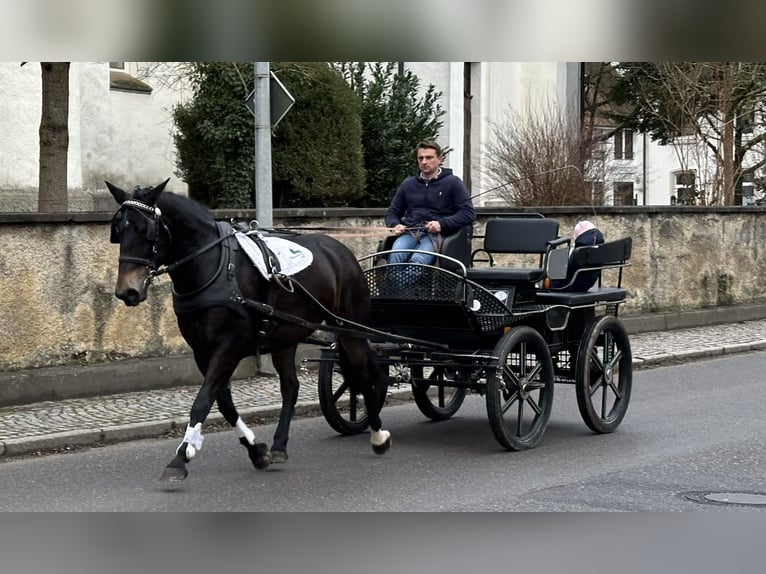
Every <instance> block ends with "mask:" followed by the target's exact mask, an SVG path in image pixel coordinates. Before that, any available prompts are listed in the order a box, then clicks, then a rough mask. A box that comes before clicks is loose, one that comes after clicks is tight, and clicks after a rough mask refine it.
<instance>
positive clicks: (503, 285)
mask: <svg viewBox="0 0 766 574" xmlns="http://www.w3.org/2000/svg"><path fill="white" fill-rule="evenodd" d="M168 181H169V180H165V181H164V182H163V183H161V184H160V185H158V186H155V187H140V186H137V187H136V188H134V190H133V191H132V192H127V191H125V190H123V189H121V188H119V187H117V186H115V185H113V184H111V183H109V182H107V188H108V190H109V192H110V193H111V194H112V196H113V197H114V199H115V200H116V201H117V203H118V205H119V208H118V210H117V212H116V213H115V214H114V216H113V218H112V221H111V228H110V241H111V242H112V243H116V244H119V259H118V263H119V265H118V269H117V278H116V282H115V296H116V297H117V298H118V299H120V300H122V301H123V302H124V303H125V304H126V305H127V306H129V307H135V306H137V305H139V304H141V303H142V302H143V301H145V300H146V298H147V296H148V292H149V287H150V285H151V283H152V281H153V280H154V279H156V278H157V277H160V276H162V275H164V274H168V276H169V277H170V279H171V280H172V284H173V285H172V294H173V309H174V311H175V314H176V319H177V322H178V327H179V331H180V332H181V335H182V336H183V337H184V339H185V340H186V342H187V343H188V344H189V346H190V347H191V349H192V351H193V354H194V360H195V363H196V364H197V367H198V368H199V370H200V373H201V374H202V375H203V377H204V380H203V382H202V385H201V386H200V389H199V391H198V393H197V395H196V397H195V399H194V402H193V403H192V405H191V409H190V414H189V422H188V424H187V427H186V432H185V434H184V436H183V439H182V441H181V443H180V444H179V445H178V447H177V449H176V451H175V455H174V456H173V458H172V460H171V461H170V463H169V464H168V465H167V466H166V467H165V469H164V470H163V473H162V476H161V479H162V480H163V481H170V482H177V481H181V480H184V479H185V478H186V477H187V476H188V469H187V465H188V463H189V462H191V460H192V459H194V458H195V456H196V455H197V453H198V451H199V450H200V448H201V447H202V442H203V438H204V437H203V434H202V425H203V423H204V422H205V421H206V419H207V416H208V414H209V413H210V410H211V408H212V407H213V405H214V404H217V406H218V409H219V410H220V411H221V413H222V415H223V417H224V418H225V420H226V421H227V422H228V423H229V424H230V425H231V427H232V428H233V430H234V433H235V436H236V438H237V440H238V441H239V443H240V444H241V445H242V446H244V447H245V448H246V450H247V454H248V456H249V458H250V460H251V462H252V464H253V466H255V468H256V469H259V470H263V469H266V468H268V467H269V466H270V465H271V464H272V463H275V462H276V463H284V462H286V461H287V459H288V454H287V442H288V438H289V430H290V422H291V420H292V417H293V414H294V412H295V404H296V401H297V398H298V387H299V381H298V378H297V373H296V364H295V359H296V350H297V347H298V344H299V343H301V342H306V341H308V342H314V341H312V340H311V339H312V338H313V334H314V333H315V332H316V331H318V330H319V331H326V332H327V333H328V335H329V336H334V337H335V338H336V343H333V344H329V345H325V344H323V345H322V348H321V351H320V356H319V357H318V359H317V360H318V361H319V370H318V391H319V400H320V404H321V408H322V412H323V414H324V416H325V418H326V420H327V421H328V422H329V424H330V426H331V427H332V428H333V429H335V430H336V431H337V432H339V433H341V434H356V433H360V432H363V431H365V430H367V429H368V428H369V429H370V444H371V446H372V449H373V452H375V453H376V454H383V453H385V452H386V451H387V450H388V449H389V447H390V445H391V433H390V432H389V431H388V430H386V429H384V428H383V425H382V421H381V418H380V411H381V407H382V405H383V403H384V401H385V398H386V391H387V389H388V388H390V387H395V386H401V385H410V386H411V388H412V394H413V397H414V399H415V402H416V403H417V405H418V407H419V408H420V410H421V411H422V412H423V414H425V415H426V416H427V417H429V418H431V419H433V420H442V419H448V418H450V417H451V416H453V415H454V414H455V413H456V412H457V410H458V409H459V408H460V406H461V405H462V403H463V401H464V399H465V397H466V395H467V394H468V393H469V392H471V393H479V394H482V395H484V396H485V397H486V403H487V413H488V417H489V422H490V425H491V427H492V430H493V432H494V434H495V437H496V438H497V440H498V441H499V442H500V444H501V445H502V446H503V447H505V448H506V449H508V450H523V449H527V448H532V447H534V446H535V445H536V444H537V443H538V442H539V441H540V439H541V437H542V435H543V433H544V431H545V428H546V426H547V424H548V419H549V417H550V413H551V407H552V405H553V388H554V383H569V384H574V385H575V387H576V391H577V393H576V394H577V404H578V406H579V410H580V413H581V415H582V417H583V419H584V420H585V423H586V424H587V425H588V426H589V427H590V428H591V429H592V430H593V431H594V432H597V433H607V432H611V431H613V430H615V429H616V428H617V427H618V426H619V424H620V422H621V421H622V419H623V417H624V416H625V412H626V410H627V408H628V401H629V400H630V390H631V381H632V372H631V353H630V342H629V340H628V336H627V333H626V332H625V328H624V327H623V324H622V322H621V321H620V319H618V317H617V312H618V309H619V307H620V305H621V304H622V303H624V302H625V299H626V291H625V289H623V288H622V286H621V282H622V270H623V268H624V267H625V266H626V265H627V264H628V260H629V258H630V251H631V240H630V238H623V239H619V240H616V241H612V242H609V243H603V244H600V245H598V246H590V247H576V248H575V249H573V250H572V254H571V256H570V255H569V249H567V247H568V245H569V239H568V238H567V237H559V234H558V227H559V226H558V222H557V221H556V220H554V219H548V218H545V217H542V216H541V217H504V218H496V219H491V220H490V221H488V222H487V225H486V228H485V234H484V235H483V236H482V237H481V239H483V243H482V246H481V247H480V248H479V249H475V250H473V249H472V240H473V238H472V237H471V229H470V228H469V229H463V230H462V231H461V232H458V233H457V234H454V235H452V236H450V237H448V238H446V239H445V240H444V242H443V244H442V246H441V252H440V253H439V254H437V262H436V263H435V264H434V265H416V264H412V263H403V264H398V263H389V262H388V261H387V255H389V254H390V253H391V252H392V251H391V244H388V245H386V243H385V242H384V243H383V244H382V245H381V246H380V248H379V249H378V251H377V252H376V253H374V254H372V255H370V256H368V257H365V258H362V260H357V258H356V256H355V255H354V254H353V253H352V252H351V250H350V249H349V248H348V247H347V246H345V245H344V244H343V243H341V242H340V241H338V240H337V239H335V238H333V237H330V236H329V235H326V234H320V233H308V234H302V233H295V232H291V233H288V232H287V230H284V229H283V230H281V231H280V230H271V231H268V230H264V232H262V231H261V230H260V229H259V228H258V226H257V223H256V222H253V223H256V224H255V225H252V224H251V225H250V226H249V227H248V226H246V225H239V224H236V223H235V222H231V223H228V222H221V221H216V220H215V219H214V218H213V215H212V213H211V212H210V211H209V210H208V209H206V208H205V207H204V206H202V205H201V204H199V203H197V202H195V201H193V200H190V199H189V198H186V197H183V196H179V195H175V194H173V193H170V192H164V188H165V186H166V185H167V183H168ZM269 235H271V237H269ZM388 239H389V240H391V239H392V238H391V237H389V238H388ZM477 239H480V238H479V237H477ZM282 249H284V251H282V253H283V254H284V255H285V258H283V257H282V256H281V255H278V254H277V252H280V251H281V250H282ZM516 256H523V257H532V258H534V261H533V262H532V264H531V266H529V264H527V265H528V266H520V265H516V264H508V263H507V262H505V261H503V258H506V257H516ZM574 266H576V267H577V269H578V271H577V273H580V272H590V271H596V272H598V273H600V274H601V275H600V276H599V277H600V279H599V283H598V287H596V288H593V289H591V290H589V291H587V292H582V293H578V292H570V291H567V290H566V289H563V288H554V287H552V284H551V283H550V280H552V279H564V281H566V280H567V278H570V279H572V280H573V279H574V278H573V277H572V273H570V272H568V269H569V270H571V269H573V268H574ZM615 271H616V272H617V279H616V281H614V284H613V285H608V284H607V283H606V282H605V280H604V276H603V274H606V273H610V272H611V273H614V272H615ZM575 277H576V274H575ZM368 299H369V300H370V305H369V306H368V305H367V304H366V303H367V301H368ZM266 353H268V354H270V355H271V358H272V363H273V364H274V368H275V369H276V371H277V373H278V374H279V379H280V392H281V395H282V407H281V409H280V413H279V421H278V423H277V425H276V429H275V431H274V437H273V442H272V444H271V446H270V447H269V446H267V444H266V443H265V442H260V441H258V440H257V438H256V436H255V433H254V431H253V430H252V429H250V428H249V427H248V425H247V423H246V422H245V421H244V420H243V419H242V418H241V417H240V415H239V412H238V410H237V408H236V406H235V404H234V400H233V396H232V392H231V386H230V384H229V381H230V378H231V375H232V373H233V372H234V370H235V368H236V367H237V365H238V364H239V363H240V361H241V360H242V359H243V358H245V357H247V356H252V355H258V354H266ZM381 366H382V367H383V368H382V369H381V368H380V367H381ZM382 371H384V372H382ZM336 375H337V376H336Z"/></svg>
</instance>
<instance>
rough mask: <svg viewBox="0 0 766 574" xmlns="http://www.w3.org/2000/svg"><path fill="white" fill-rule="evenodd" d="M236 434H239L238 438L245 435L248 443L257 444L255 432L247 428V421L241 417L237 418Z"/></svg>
mask: <svg viewBox="0 0 766 574" xmlns="http://www.w3.org/2000/svg"><path fill="white" fill-rule="evenodd" d="M234 434H235V435H236V436H237V438H242V437H244V438H245V440H246V441H247V442H248V444H251V445H253V444H255V433H254V432H253V431H251V430H250V429H249V428H247V425H246V424H245V421H243V420H242V419H241V418H238V419H237V423H236V425H235V426H234Z"/></svg>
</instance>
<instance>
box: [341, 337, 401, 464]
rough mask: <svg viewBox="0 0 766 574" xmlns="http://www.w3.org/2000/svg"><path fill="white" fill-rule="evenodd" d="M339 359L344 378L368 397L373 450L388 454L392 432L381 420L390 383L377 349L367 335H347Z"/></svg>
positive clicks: (365, 406) (366, 408)
mask: <svg viewBox="0 0 766 574" xmlns="http://www.w3.org/2000/svg"><path fill="white" fill-rule="evenodd" d="M339 363H340V369H341V372H342V373H343V379H344V380H345V381H346V382H347V383H348V384H349V386H350V387H351V390H352V392H356V389H359V390H360V391H361V393H362V396H363V397H364V408H365V410H366V411H367V420H368V421H369V425H370V444H371V445H372V450H373V451H374V452H375V454H384V453H385V452H386V451H387V450H388V449H389V448H391V433H390V432H389V431H387V430H383V428H382V426H383V423H382V422H381V420H380V411H381V409H382V407H383V401H384V399H385V390H386V389H385V385H386V383H385V381H384V377H383V372H382V371H381V369H380V366H379V365H378V361H377V358H376V357H375V352H374V351H373V350H372V348H371V347H370V345H369V343H368V342H367V341H366V340H364V339H359V338H344V339H342V340H340V353H339Z"/></svg>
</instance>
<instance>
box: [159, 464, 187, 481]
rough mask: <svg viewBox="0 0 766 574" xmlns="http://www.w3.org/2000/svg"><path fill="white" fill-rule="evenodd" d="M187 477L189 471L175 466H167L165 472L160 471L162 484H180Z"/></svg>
mask: <svg viewBox="0 0 766 574" xmlns="http://www.w3.org/2000/svg"><path fill="white" fill-rule="evenodd" d="M187 476H189V471H188V470H186V467H183V468H179V467H177V466H167V467H165V470H164V471H162V476H161V477H160V480H161V481H162V482H181V481H182V480H184V479H185V478H186V477H187Z"/></svg>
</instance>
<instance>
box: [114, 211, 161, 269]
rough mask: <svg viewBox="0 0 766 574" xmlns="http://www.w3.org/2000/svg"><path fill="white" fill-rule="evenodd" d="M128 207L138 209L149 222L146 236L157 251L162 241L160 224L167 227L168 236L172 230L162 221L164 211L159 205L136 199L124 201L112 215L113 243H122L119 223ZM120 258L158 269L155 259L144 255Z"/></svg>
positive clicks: (126, 261)
mask: <svg viewBox="0 0 766 574" xmlns="http://www.w3.org/2000/svg"><path fill="white" fill-rule="evenodd" d="M126 209H133V210H134V211H137V212H138V213H139V214H140V215H141V216H142V217H144V218H146V219H147V221H148V224H147V228H146V238H147V239H148V240H149V241H151V242H152V251H153V252H154V253H157V251H158V248H159V243H160V225H162V227H163V228H164V229H165V231H166V232H167V234H168V236H170V230H169V229H168V227H167V225H165V223H164V222H163V221H162V211H160V208H159V207H156V206H153V205H149V204H147V203H144V202H142V201H138V200H136V199H126V200H125V201H123V202H122V204H121V205H120V207H119V209H117V212H116V213H115V214H114V217H112V227H111V236H110V238H109V241H110V242H111V243H120V229H119V225H120V222H121V220H122V218H123V211H125V210H126ZM145 214H150V215H151V217H147V215H145ZM119 260H120V262H121V263H123V262H125V263H138V264H140V265H146V266H147V267H149V268H150V269H152V270H156V269H157V265H156V264H155V263H154V262H153V261H151V260H149V259H145V258H143V257H131V256H128V255H121V256H120V259H119Z"/></svg>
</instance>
